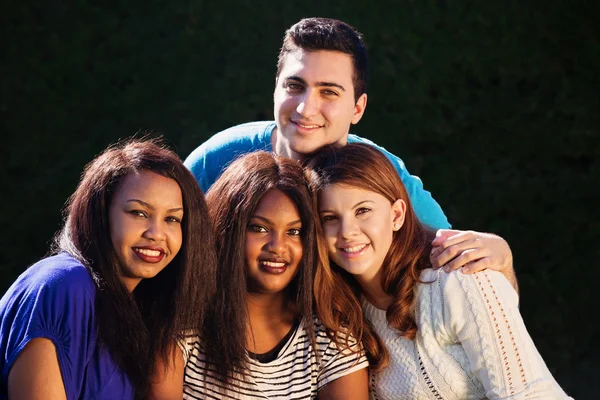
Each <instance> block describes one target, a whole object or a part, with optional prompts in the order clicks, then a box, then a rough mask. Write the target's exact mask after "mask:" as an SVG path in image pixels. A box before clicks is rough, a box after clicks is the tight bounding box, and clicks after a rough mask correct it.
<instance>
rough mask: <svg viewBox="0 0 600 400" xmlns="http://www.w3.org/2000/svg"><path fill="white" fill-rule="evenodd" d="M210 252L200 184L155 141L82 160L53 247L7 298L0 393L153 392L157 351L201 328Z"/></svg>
mask: <svg viewBox="0 0 600 400" xmlns="http://www.w3.org/2000/svg"><path fill="white" fill-rule="evenodd" d="M214 271H215V256H214V245H213V236H212V230H211V229H210V225H209V222H208V211H207V207H206V203H205V202H204V198H203V195H202V192H201V190H200V187H199V186H198V184H197V182H196V181H195V179H194V177H193V176H192V175H191V173H190V172H189V171H188V170H187V169H186V168H185V166H184V165H183V163H182V162H181V160H180V159H179V157H178V156H177V155H176V154H175V153H174V152H173V151H171V150H169V149H168V148H166V147H165V146H164V144H162V143H161V142H160V141H158V140H151V139H149V138H147V139H131V140H127V141H124V142H122V143H120V144H118V145H115V146H111V147H109V148H108V149H106V150H105V151H104V152H103V153H102V154H100V155H99V156H97V157H96V158H95V159H94V160H93V161H91V162H90V163H89V164H88V165H87V166H86V168H85V171H84V174H83V176H82V178H81V181H80V182H79V185H78V186H77V189H76V190H75V192H74V193H73V195H72V196H71V197H70V199H69V202H68V204H67V207H66V222H65V225H64V227H63V228H62V230H61V231H60V232H59V233H58V234H57V236H56V240H55V245H54V248H53V251H52V255H51V256H49V257H46V258H44V259H42V260H41V261H39V262H37V263H36V264H34V265H33V266H31V267H30V268H28V269H27V270H26V271H25V272H23V274H22V275H21V276H20V277H19V278H18V279H17V280H16V282H15V283H14V284H13V285H12V286H11V287H10V288H9V289H8V291H7V292H6V293H5V295H4V296H3V297H2V300H0V350H1V352H2V357H0V370H1V371H2V378H1V381H0V388H1V389H0V398H2V399H5V398H8V399H19V400H22V399H53V400H56V399H69V400H75V399H132V398H139V399H142V398H146V395H147V392H148V387H149V376H150V375H151V374H152V373H153V370H152V368H153V366H154V364H155V363H154V360H155V358H158V359H164V360H166V359H167V357H168V356H169V355H170V352H171V348H172V343H173V340H177V339H178V338H179V339H181V338H182V333H183V332H184V331H186V330H189V329H195V328H196V329H198V328H199V327H200V321H202V319H203V318H204V309H205V306H206V304H207V303H208V300H209V298H212V296H213V295H214V290H215V284H214V274H215V272H214Z"/></svg>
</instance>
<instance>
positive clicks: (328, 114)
mask: <svg viewBox="0 0 600 400" xmlns="http://www.w3.org/2000/svg"><path fill="white" fill-rule="evenodd" d="M353 72H354V68H353V65H352V58H351V57H350V56H349V55H347V54H344V53H340V52H337V51H328V50H318V51H311V52H308V51H305V50H303V49H297V50H295V51H293V52H290V53H288V55H287V56H286V58H285V62H284V64H283V68H282V70H281V73H280V74H279V76H278V77H277V82H276V85H275V92H274V94H273V99H274V103H275V109H274V114H275V122H276V123H277V131H276V133H275V134H274V135H273V137H272V139H271V143H272V144H273V149H274V150H275V152H276V153H277V154H280V155H285V156H288V157H291V158H295V159H297V160H303V159H304V158H305V157H306V156H307V155H308V154H311V153H313V152H315V151H316V150H318V149H319V148H321V147H323V146H326V145H329V144H334V143H338V144H342V145H344V144H346V141H347V139H348V132H349V130H350V125H351V124H356V123H357V122H358V121H360V118H361V117H362V115H363V112H364V110H365V107H366V105H367V95H366V94H364V93H363V94H362V95H361V96H360V98H359V99H358V101H354V84H353V80H352V76H353Z"/></svg>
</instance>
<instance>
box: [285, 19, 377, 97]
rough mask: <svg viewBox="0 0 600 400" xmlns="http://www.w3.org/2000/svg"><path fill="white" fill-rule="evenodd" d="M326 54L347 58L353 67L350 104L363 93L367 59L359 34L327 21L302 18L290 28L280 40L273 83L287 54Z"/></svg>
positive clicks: (335, 21)
mask: <svg viewBox="0 0 600 400" xmlns="http://www.w3.org/2000/svg"><path fill="white" fill-rule="evenodd" d="M298 48H300V49H303V50H305V51H309V52H310V51H318V50H330V51H339V52H341V53H344V54H348V55H349V56H350V57H351V58H352V63H353V66H354V76H353V77H352V80H353V83H354V100H358V98H359V97H360V96H361V95H362V94H363V93H367V81H368V78H369V74H368V57H367V49H366V47H365V43H364V41H363V38H362V34H361V33H360V32H358V31H357V30H356V29H354V28H353V27H352V26H350V25H348V24H347V23H345V22H342V21H340V20H337V19H331V18H304V19H302V20H300V21H299V22H297V23H295V24H294V25H292V26H291V27H290V28H289V29H288V30H287V31H286V32H285V36H284V37H283V44H282V46H281V50H280V51H279V58H278V60H277V76H276V77H277V79H278V78H279V74H280V73H281V70H282V69H283V64H284V62H285V58H286V56H287V55H288V53H290V52H292V51H295V50H296V49H298Z"/></svg>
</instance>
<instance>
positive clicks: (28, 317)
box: [2, 265, 96, 399]
mask: <svg viewBox="0 0 600 400" xmlns="http://www.w3.org/2000/svg"><path fill="white" fill-rule="evenodd" d="M39 272H40V273H33V274H29V275H26V274H27V273H25V274H24V275H26V276H25V278H23V276H21V278H23V279H21V278H19V280H18V281H17V282H16V283H15V284H14V285H13V287H11V289H9V292H7V294H6V295H5V298H3V299H2V303H3V304H2V308H3V310H2V335H3V336H5V338H4V339H3V340H2V341H3V342H4V340H5V339H6V342H5V343H3V344H2V345H3V346H2V347H3V348H4V349H3V350H4V357H5V359H4V361H5V363H4V367H3V369H2V380H3V382H7V379H8V373H9V371H10V368H11V367H12V365H13V363H14V362H15V360H16V359H17V357H18V356H19V354H20V353H21V351H22V350H23V349H24V348H25V346H26V345H27V344H28V343H29V342H30V341H31V340H32V339H36V338H47V339H50V340H51V341H52V343H53V344H54V346H55V348H56V354H57V357H58V363H59V366H60V371H61V374H62V378H63V384H64V386H65V392H66V394H67V399H77V398H79V394H80V393H81V391H82V388H83V386H84V382H85V372H86V365H87V362H88V360H89V358H90V357H91V355H92V352H93V346H92V345H91V344H92V343H95V341H96V330H95V326H96V325H95V323H94V287H93V282H92V280H91V277H90V276H89V274H88V272H87V270H85V268H84V267H83V266H81V265H79V267H75V268H66V269H60V270H53V269H50V271H48V270H45V271H42V270H40V271H39ZM7 296H8V297H7ZM5 300H8V301H5Z"/></svg>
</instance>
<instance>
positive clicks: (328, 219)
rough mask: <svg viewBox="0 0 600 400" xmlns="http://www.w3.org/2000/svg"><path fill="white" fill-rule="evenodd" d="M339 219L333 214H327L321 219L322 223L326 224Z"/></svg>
mask: <svg viewBox="0 0 600 400" xmlns="http://www.w3.org/2000/svg"><path fill="white" fill-rule="evenodd" d="M336 219H337V217H336V216H335V215H333V214H327V215H323V216H322V217H321V222H322V223H325V222H331V221H335V220H336Z"/></svg>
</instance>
